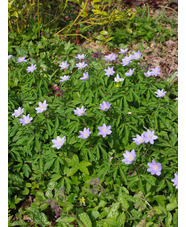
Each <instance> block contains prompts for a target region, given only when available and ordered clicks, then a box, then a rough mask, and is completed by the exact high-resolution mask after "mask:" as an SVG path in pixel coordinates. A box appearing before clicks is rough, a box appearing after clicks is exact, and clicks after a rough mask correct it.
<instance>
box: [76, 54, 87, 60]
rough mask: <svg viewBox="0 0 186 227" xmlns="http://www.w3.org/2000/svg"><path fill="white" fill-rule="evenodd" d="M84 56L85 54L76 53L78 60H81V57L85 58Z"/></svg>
mask: <svg viewBox="0 0 186 227" xmlns="http://www.w3.org/2000/svg"><path fill="white" fill-rule="evenodd" d="M85 56H86V55H84V54H78V55H77V57H76V58H77V59H79V60H82V59H85Z"/></svg>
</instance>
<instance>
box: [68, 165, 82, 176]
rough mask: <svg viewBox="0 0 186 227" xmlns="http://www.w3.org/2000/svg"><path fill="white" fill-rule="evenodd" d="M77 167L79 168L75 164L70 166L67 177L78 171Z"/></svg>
mask: <svg viewBox="0 0 186 227" xmlns="http://www.w3.org/2000/svg"><path fill="white" fill-rule="evenodd" d="M78 169H79V167H78V166H77V167H72V168H71V169H70V170H69V172H68V174H67V176H68V177H70V176H73V175H74V174H75V173H76V172H77V171H78Z"/></svg>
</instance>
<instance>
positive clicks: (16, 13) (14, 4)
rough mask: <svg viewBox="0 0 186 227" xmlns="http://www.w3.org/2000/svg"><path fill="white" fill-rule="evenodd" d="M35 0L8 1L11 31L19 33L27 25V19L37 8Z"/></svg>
mask: <svg viewBox="0 0 186 227" xmlns="http://www.w3.org/2000/svg"><path fill="white" fill-rule="evenodd" d="M35 4H36V2H35V0H29V1H20V0H9V1H8V27H9V30H10V31H11V32H18V33H19V34H20V33H21V32H22V30H23V29H25V28H26V27H27V20H28V18H30V15H31V11H32V10H34V8H35Z"/></svg>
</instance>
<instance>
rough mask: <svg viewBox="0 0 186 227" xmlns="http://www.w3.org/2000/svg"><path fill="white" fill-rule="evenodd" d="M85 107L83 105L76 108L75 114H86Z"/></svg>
mask: <svg viewBox="0 0 186 227" xmlns="http://www.w3.org/2000/svg"><path fill="white" fill-rule="evenodd" d="M85 110H86V109H85V108H84V106H82V107H81V108H78V107H77V108H76V110H74V114H75V115H77V116H79V117H80V116H84V115H85Z"/></svg>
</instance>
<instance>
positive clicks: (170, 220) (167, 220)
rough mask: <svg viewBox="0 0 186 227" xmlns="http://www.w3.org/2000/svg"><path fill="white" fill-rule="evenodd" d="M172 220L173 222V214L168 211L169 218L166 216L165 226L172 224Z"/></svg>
mask: <svg viewBox="0 0 186 227" xmlns="http://www.w3.org/2000/svg"><path fill="white" fill-rule="evenodd" d="M171 222H172V214H171V213H170V212H168V213H167V218H165V226H171Z"/></svg>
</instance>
